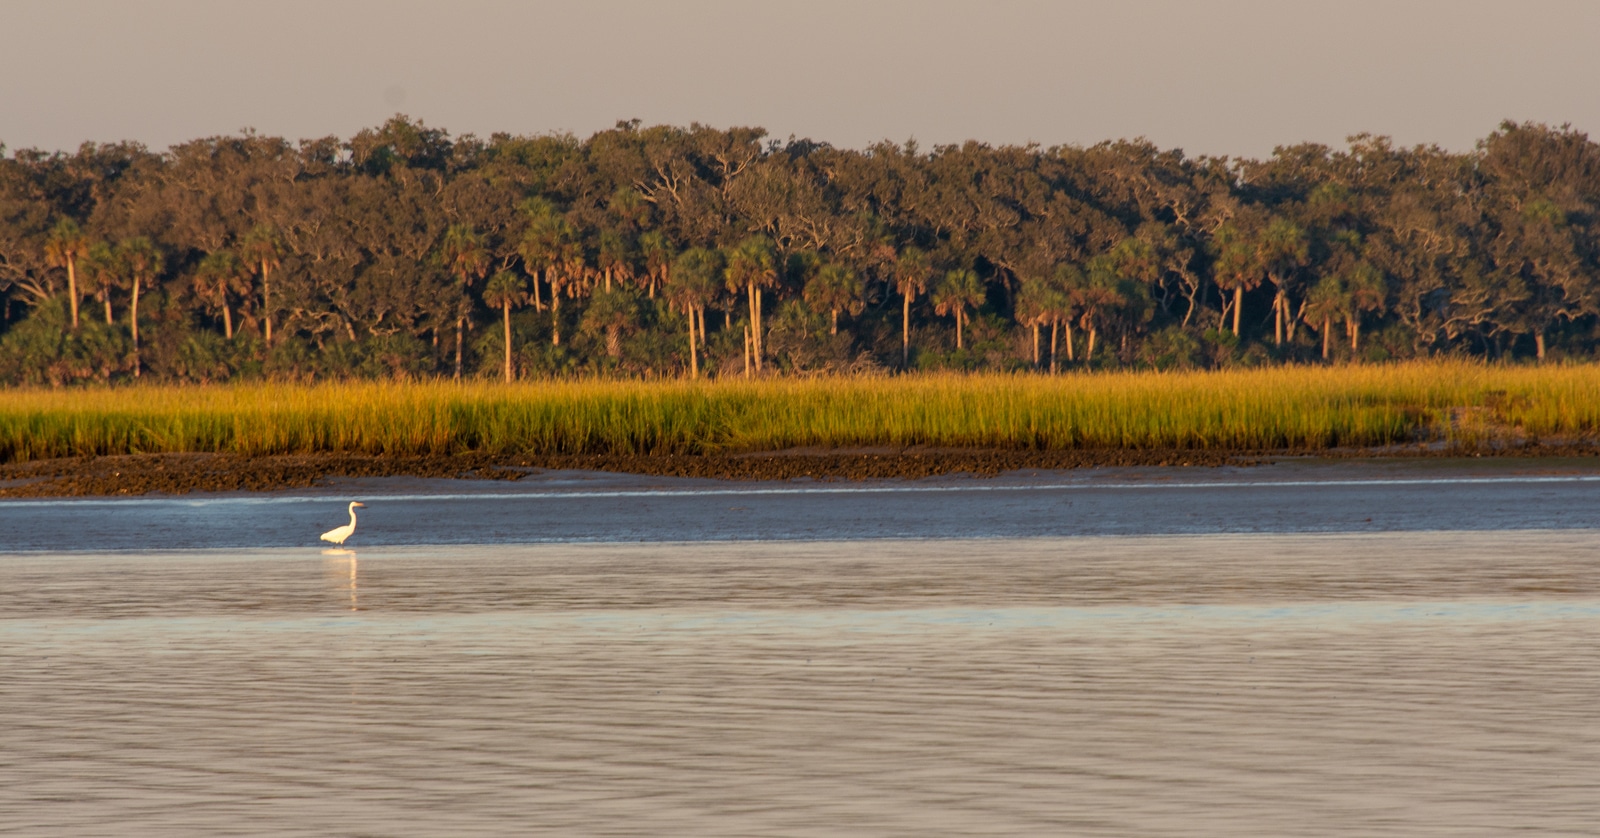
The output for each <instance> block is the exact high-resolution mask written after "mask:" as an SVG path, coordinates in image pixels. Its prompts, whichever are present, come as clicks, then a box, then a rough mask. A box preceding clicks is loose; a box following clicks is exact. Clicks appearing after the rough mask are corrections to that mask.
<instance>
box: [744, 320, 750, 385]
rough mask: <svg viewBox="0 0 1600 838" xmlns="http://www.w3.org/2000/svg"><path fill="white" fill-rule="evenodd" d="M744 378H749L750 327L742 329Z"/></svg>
mask: <svg viewBox="0 0 1600 838" xmlns="http://www.w3.org/2000/svg"><path fill="white" fill-rule="evenodd" d="M744 377H745V378H749V377H750V327H749V326H746V327H744Z"/></svg>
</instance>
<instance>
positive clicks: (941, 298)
mask: <svg viewBox="0 0 1600 838" xmlns="http://www.w3.org/2000/svg"><path fill="white" fill-rule="evenodd" d="M928 299H930V300H931V301H932V302H933V310H934V311H935V312H937V313H939V314H940V315H955V318H956V348H957V349H961V348H962V338H961V332H962V325H963V323H964V322H965V321H966V319H967V309H969V308H973V309H975V308H977V307H978V306H980V305H983V284H982V283H981V282H979V281H978V274H977V272H976V271H974V270H972V269H971V268H957V269H955V270H953V271H950V272H948V273H946V274H945V275H944V278H943V279H941V280H939V284H938V285H936V286H934V288H933V293H932V294H931V295H930V296H929V298H928Z"/></svg>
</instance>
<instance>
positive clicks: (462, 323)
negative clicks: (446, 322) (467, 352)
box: [456, 315, 467, 381]
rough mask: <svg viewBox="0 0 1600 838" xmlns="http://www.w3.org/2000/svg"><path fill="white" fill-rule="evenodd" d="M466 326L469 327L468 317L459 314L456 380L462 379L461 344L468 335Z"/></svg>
mask: <svg viewBox="0 0 1600 838" xmlns="http://www.w3.org/2000/svg"><path fill="white" fill-rule="evenodd" d="M466 328H467V318H466V317H463V316H461V315H457V316H456V380H457V381H460V380H461V344H462V341H463V340H464V339H465V337H466V335H465V332H466Z"/></svg>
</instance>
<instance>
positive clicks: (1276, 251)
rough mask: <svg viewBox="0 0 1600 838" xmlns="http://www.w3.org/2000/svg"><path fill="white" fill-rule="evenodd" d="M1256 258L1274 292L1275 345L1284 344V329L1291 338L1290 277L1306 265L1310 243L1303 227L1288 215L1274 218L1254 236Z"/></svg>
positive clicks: (1292, 335) (1273, 335) (1292, 330)
mask: <svg viewBox="0 0 1600 838" xmlns="http://www.w3.org/2000/svg"><path fill="white" fill-rule="evenodd" d="M1256 251H1257V258H1258V259H1259V260H1260V265H1261V268H1262V269H1263V270H1265V271H1266V274H1267V279H1269V280H1271V281H1272V284H1273V286H1274V287H1276V288H1277V293H1276V294H1275V295H1274V296H1273V298H1272V314H1273V330H1272V343H1273V345H1274V346H1280V345H1282V344H1283V339H1284V336H1285V331H1287V334H1288V338H1289V339H1290V340H1293V339H1294V318H1293V317H1292V316H1290V314H1289V288H1288V282H1289V278H1290V277H1291V276H1292V275H1293V274H1294V272H1295V270H1297V269H1298V268H1300V267H1302V266H1303V265H1305V264H1306V262H1307V260H1308V259H1309V257H1310V252H1311V251H1310V244H1309V243H1308V241H1307V239H1306V233H1305V230H1302V229H1301V228H1300V225H1298V224H1296V223H1294V222H1293V221H1290V220H1289V219H1287V218H1274V219H1272V222H1271V223H1270V224H1268V225H1267V229H1265V230H1263V231H1262V232H1261V235H1260V236H1259V237H1258V238H1257V239H1256Z"/></svg>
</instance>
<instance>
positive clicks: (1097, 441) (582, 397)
mask: <svg viewBox="0 0 1600 838" xmlns="http://www.w3.org/2000/svg"><path fill="white" fill-rule="evenodd" d="M1597 396H1600V366H1595V365H1571V366H1551V367H1542V368H1534V367H1500V366H1490V365H1484V364H1477V363H1470V362H1434V363H1411V364H1398V365H1388V366H1371V367H1313V368H1298V367H1290V368H1282V367H1280V368H1270V369H1259V370H1240V371H1221V372H1179V373H1171V372H1168V373H1163V372H1118V373H1104V374H1076V375H1065V376H1059V377H1045V376H1036V375H1018V376H1010V375H970V376H967V375H954V374H952V375H922V376H905V377H896V378H883V377H869V378H822V379H809V380H761V381H744V380H736V381H716V382H688V381H660V382H640V381H556V382H524V383H518V384H512V385H505V384H491V383H479V382H473V383H464V384H452V383H434V382H429V383H410V384H397V383H329V384H318V385H310V386H301V385H277V384H247V385H228V386H215V387H193V386H191V387H163V386H139V387H125V388H112V389H72V390H41V389H23V390H7V391H4V392H0V461H25V460H34V459H43V458H49V457H63V456H86V455H98V454H128V453H171V452H227V453H238V454H292V453H317V452H346V453H363V454H406V455H414V454H443V453H454V452H462V451H481V452H489V453H496V454H519V453H526V454H696V453H711V452H731V451H773V450H782V449H786V448H793V447H801V446H816V447H824V448H839V447H861V446H888V447H904V446H930V447H951V448H1013V449H1025V450H1045V449H1096V448H1123V449H1235V450H1237V449H1248V450H1262V449H1302V450H1318V449H1328V448H1335V447H1344V446H1356V447H1361V446H1381V445H1391V444H1396V443H1406V442H1414V441H1421V440H1443V441H1449V442H1457V443H1462V444H1467V445H1473V444H1484V443H1489V442H1503V441H1507V440H1517V441H1532V440H1540V439H1544V440H1550V439H1555V438H1559V439H1567V440H1571V439H1590V438H1592V437H1594V436H1595V433H1596V429H1597V428H1600V399H1597Z"/></svg>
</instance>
